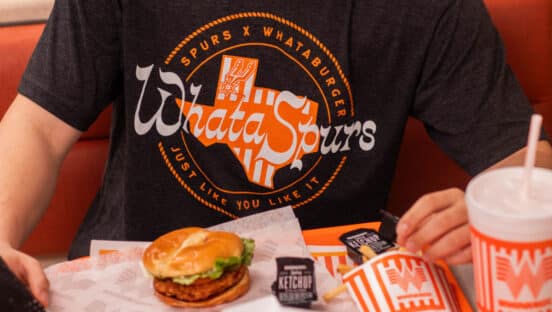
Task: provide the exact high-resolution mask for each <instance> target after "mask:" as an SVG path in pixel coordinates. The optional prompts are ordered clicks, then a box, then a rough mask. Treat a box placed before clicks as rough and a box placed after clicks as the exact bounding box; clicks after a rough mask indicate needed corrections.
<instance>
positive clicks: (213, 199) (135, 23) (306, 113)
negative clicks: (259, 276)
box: [20, 0, 531, 257]
mask: <svg viewBox="0 0 552 312" xmlns="http://www.w3.org/2000/svg"><path fill="white" fill-rule="evenodd" d="M20 92H21V93H22V94H24V95H26V96H28V97H29V98H31V99H33V100H34V101H36V102H37V103H38V104H39V105H41V106H42V107H44V108H45V109H47V110H48V111H50V112H51V113H53V114H55V115H56V116H58V117H59V118H61V119H62V120H64V121H65V122H67V123H68V124H70V125H72V126H73V127H75V128H77V129H80V130H85V129H87V128H88V127H89V126H90V124H91V123H92V122H93V121H94V119H95V118H96V117H97V116H98V114H99V113H100V112H101V111H102V110H103V109H104V108H105V107H106V106H107V105H108V104H109V103H111V102H113V127H112V142H111V149H110V154H109V161H108V163H107V169H106V173H105V176H104V180H103V184H102V186H101V188H100V190H99V192H98V195H97V197H96V199H95V201H94V203H93V204H92V207H91V209H90V211H89V213H88V215H87V216H86V219H85V221H84V223H83V225H82V227H81V228H80V231H79V234H78V236H77V238H76V240H75V242H74V244H73V249H72V251H71V255H70V256H71V257H75V256H79V255H83V254H86V253H87V250H88V243H89V240H90V239H94V238H96V239H127V240H151V239H153V238H154V237H156V236H157V235H160V234H162V233H164V232H167V231H169V230H172V229H175V228H179V227H183V226H190V225H197V226H208V225H212V224H215V223H219V222H223V221H227V220H230V219H233V218H238V217H241V216H246V215H249V214H252V213H256V212H260V211H264V210H267V209H272V208H276V207H281V206H286V205H292V206H293V207H294V208H295V212H296V214H297V216H298V217H299V219H300V221H301V224H302V226H303V227H305V228H312V227H319V226H330V225H339V224H345V223H356V222H363V221H368V220H370V219H373V218H374V217H375V216H376V215H377V211H378V209H381V208H383V207H384V206H385V201H386V197H387V193H388V190H389V186H390V183H391V178H392V176H393V170H394V167H395V161H396V158H397V152H398V150H399V146H400V142H401V138H402V135H403V130H404V126H405V122H406V120H407V117H408V116H414V117H416V118H419V119H420V120H422V121H423V122H424V124H425V125H426V128H427V130H428V131H429V133H430V135H431V136H432V138H434V139H435V140H436V142H437V143H438V144H439V145H440V146H441V147H442V148H443V149H444V151H445V152H447V153H448V154H449V155H451V156H452V157H453V158H454V159H455V160H456V161H458V162H459V163H460V165H462V166H463V167H464V168H465V169H466V170H467V171H468V172H470V173H471V174H474V173H477V172H479V171H481V170H482V169H484V168H486V167H488V166H489V165H491V164H493V163H494V162H496V161H498V160H500V159H502V158H503V157H505V156H507V155H509V154H510V153H512V152H514V151H516V150H517V149H519V148H520V147H522V146H523V144H524V141H525V136H526V135H525V133H526V129H527V127H528V120H529V116H530V114H531V108H530V106H529V105H528V102H527V99H526V97H525V96H524V95H523V93H522V91H521V90H520V87H519V85H518V83H517V81H516V80H515V78H514V76H513V75H512V73H511V71H510V69H509V67H508V66H507V65H506V64H505V57H504V50H503V47H502V44H501V42H500V38H499V36H498V34H497V32H496V30H495V28H494V27H493V25H492V24H491V21H490V19H489V16H488V15H487V12H486V11H485V8H484V6H483V4H482V3H481V1H480V0H438V1H437V0H408V1H405V0H364V1H361V0H328V1H319V0H316V1H314V0H302V1H253V0H232V1H229V0H226V1H220V0H217V1H214V0H202V1H166V0H156V1H151V0H132V1H129V0H118V1H116V0H95V1H86V0H59V1H56V4H55V7H54V10H53V13H52V16H51V18H50V20H49V22H48V25H47V27H46V29H45V32H44V34H43V36H42V38H41V40H40V43H39V44H38V46H37V48H36V51H35V53H34V55H33V57H32V59H31V61H30V63H29V66H28V68H27V71H26V73H25V76H24V77H23V80H22V83H21V86H20Z"/></svg>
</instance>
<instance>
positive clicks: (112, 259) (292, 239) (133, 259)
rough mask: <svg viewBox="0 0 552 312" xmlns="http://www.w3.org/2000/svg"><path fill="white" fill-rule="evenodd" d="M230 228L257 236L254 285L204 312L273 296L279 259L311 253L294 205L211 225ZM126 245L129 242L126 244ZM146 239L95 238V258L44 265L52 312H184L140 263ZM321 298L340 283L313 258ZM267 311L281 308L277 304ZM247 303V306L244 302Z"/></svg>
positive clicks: (337, 303)
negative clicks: (167, 300)
mask: <svg viewBox="0 0 552 312" xmlns="http://www.w3.org/2000/svg"><path fill="white" fill-rule="evenodd" d="M213 229H216V230H225V231H232V232H234V233H237V234H238V235H240V236H242V237H249V238H254V239H255V245H256V248H255V254H254V257H253V262H252V264H251V266H250V267H249V271H250V274H251V288H250V290H249V292H247V293H246V294H245V295H244V296H243V297H241V298H239V299H238V300H236V301H234V302H232V303H228V304H224V305H221V306H216V307H213V308H203V309H186V310H190V311H193V310H201V311H223V310H224V309H226V308H233V309H234V310H236V309H237V308H238V307H239V305H243V307H244V308H245V307H247V306H249V307H250V306H251V302H255V300H261V299H262V298H266V297H267V296H270V295H271V293H272V292H271V285H272V283H273V282H274V281H275V280H276V261H275V258H276V257H282V256H292V257H310V254H309V251H308V249H307V248H306V245H305V242H304V240H303V236H302V233H301V228H300V225H299V222H298V221H297V219H296V218H295V215H294V214H293V211H292V209H291V208H289V207H288V208H281V209H277V210H272V211H269V212H266V213H261V214H256V215H253V216H250V217H247V218H242V219H238V220H235V221H231V222H228V223H224V224H220V225H218V226H215V227H213ZM125 246H131V247H128V248H125ZM145 246H147V243H144V242H139V243H136V242H134V243H130V244H128V245H126V244H125V243H124V242H115V243H113V242H105V241H104V242H101V241H100V242H94V243H93V244H92V246H91V249H92V250H91V257H90V258H85V259H80V260H75V261H70V262H64V263H60V264H57V265H54V266H51V267H49V268H47V269H46V275H47V276H48V279H49V280H50V296H51V297H50V307H49V309H48V311H50V312H58V311H86V312H88V311H90V312H92V311H93V312H102V311H132V312H142V311H144V312H146V311H182V310H183V309H176V308H171V307H168V306H167V305H165V304H163V303H162V302H160V301H159V300H158V299H157V298H156V297H155V295H154V291H153V287H152V279H151V278H150V277H147V275H146V274H145V273H144V270H143V269H142V267H141V255H142V253H143V250H144V247H145ZM104 248H107V249H117V250H119V252H116V253H109V254H104V255H98V253H99V250H100V249H104ZM315 272H316V283H317V284H316V286H317V292H318V297H319V298H321V297H322V294H323V293H325V292H326V291H328V290H330V289H333V288H334V287H336V286H337V285H338V284H339V281H337V280H336V279H334V278H333V277H332V276H331V275H330V273H329V272H328V271H327V270H326V267H325V266H324V264H322V263H319V262H315ZM266 302H274V301H272V300H269V301H266V300H265V301H263V304H265V305H264V306H263V307H262V310H264V311H269V310H270V311H281V309H280V308H279V306H274V307H268V306H266ZM246 303H247V304H246ZM312 308H313V309H315V310H323V311H352V310H355V304H354V302H353V301H352V300H351V299H350V297H348V296H347V295H346V294H345V295H343V296H341V297H339V298H336V299H334V300H332V302H331V303H329V304H328V303H325V302H323V301H322V300H319V301H317V302H315V303H313V305H312Z"/></svg>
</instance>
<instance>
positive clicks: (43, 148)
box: [0, 95, 81, 303]
mask: <svg viewBox="0 0 552 312" xmlns="http://www.w3.org/2000/svg"><path fill="white" fill-rule="evenodd" d="M80 134H81V132H79V131H78V130H75V129H74V128H72V127H71V126H69V125H67V124H66V123H64V122H63V121H61V120H60V119H58V118H57V117H55V116H54V115H52V114H50V113H49V112H47V111H46V110H44V109H43V108H41V107H40V106H38V105H37V104H36V103H34V102H33V101H31V100H29V99H28V98H26V97H24V96H22V95H18V96H17V97H16V98H15V100H14V102H13V103H12V105H11V106H10V108H9V109H8V111H7V112H6V114H5V115H4V117H3V119H2V121H1V122H0V151H2V152H1V153H0V215H1V216H2V218H0V256H1V257H2V258H3V259H4V260H5V262H6V263H7V264H8V266H9V267H10V268H11V269H12V270H13V271H14V273H15V274H16V275H17V276H18V277H19V278H21V279H22V280H23V281H24V282H26V283H27V284H28V285H29V287H30V289H31V292H32V293H33V294H34V295H35V296H36V297H37V298H38V299H39V300H40V301H42V302H43V303H47V287H48V283H47V280H46V277H45V276H44V273H43V272H42V270H41V268H40V265H39V264H38V262H37V261H36V260H34V259H32V258H30V257H29V256H27V255H24V254H22V253H20V252H18V251H16V250H15V249H16V248H18V247H19V246H20V245H21V244H22V243H23V241H24V239H25V238H26V237H27V235H28V234H29V233H30V232H31V230H32V228H33V227H34V226H35V225H36V223H37V222H38V221H39V219H40V217H41V216H42V214H43V212H44V211H45V209H46V207H47V206H48V203H49V201H50V198H51V196H52V194H53V192H54V189H55V185H56V178H57V175H58V172H59V168H60V166H61V163H62V161H63V159H64V158H65V156H66V155H67V153H68V151H69V149H70V148H71V146H72V145H73V144H74V142H75V141H76V140H77V139H78V137H79V136H80Z"/></svg>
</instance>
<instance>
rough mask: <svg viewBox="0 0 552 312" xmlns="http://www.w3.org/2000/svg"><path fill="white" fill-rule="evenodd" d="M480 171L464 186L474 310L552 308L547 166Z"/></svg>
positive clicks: (551, 197) (551, 187)
mask: <svg viewBox="0 0 552 312" xmlns="http://www.w3.org/2000/svg"><path fill="white" fill-rule="evenodd" d="M524 170H525V169H524V168H522V167H511V168H503V169H497V170H491V171H487V172H484V173H482V174H480V175H478V176H476V177H475V178H474V179H472V181H470V183H469V185H468V188H467V190H466V204H467V206H468V214H469V222H470V228H471V239H472V252H473V265H474V279H475V287H476V302H477V307H478V309H479V311H483V312H487V311H489V312H490V311H523V312H534V311H535V312H536V311H552V170H547V169H541V168H534V169H533V170H532V174H531V182H530V187H529V189H528V192H524V191H523V189H524V183H525V181H526V180H525V171H524Z"/></svg>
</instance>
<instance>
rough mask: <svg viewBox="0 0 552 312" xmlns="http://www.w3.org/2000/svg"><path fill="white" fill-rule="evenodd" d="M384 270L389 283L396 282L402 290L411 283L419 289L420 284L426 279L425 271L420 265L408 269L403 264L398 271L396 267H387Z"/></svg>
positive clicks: (406, 288)
mask: <svg viewBox="0 0 552 312" xmlns="http://www.w3.org/2000/svg"><path fill="white" fill-rule="evenodd" d="M385 272H386V273H387V277H388V278H389V281H390V282H391V284H392V285H396V284H398V285H399V286H400V287H401V289H402V290H403V291H404V292H406V291H407V290H408V285H410V284H411V283H412V285H414V287H416V289H417V290H418V291H420V290H421V289H422V284H423V283H424V282H426V281H427V277H426V274H425V271H424V269H423V268H421V267H418V268H413V269H412V270H410V269H409V268H408V266H406V265H405V266H403V267H402V271H400V272H399V270H398V269H396V268H392V269H387V270H385Z"/></svg>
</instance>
